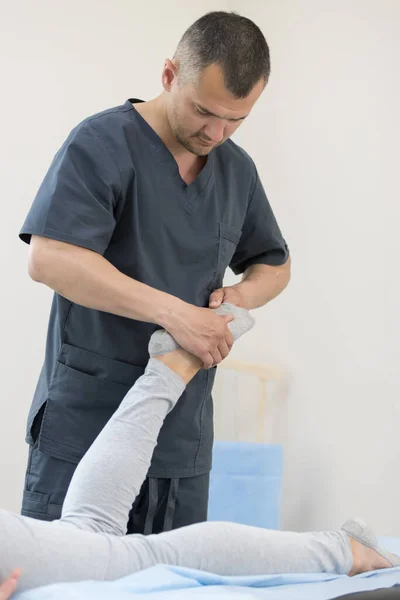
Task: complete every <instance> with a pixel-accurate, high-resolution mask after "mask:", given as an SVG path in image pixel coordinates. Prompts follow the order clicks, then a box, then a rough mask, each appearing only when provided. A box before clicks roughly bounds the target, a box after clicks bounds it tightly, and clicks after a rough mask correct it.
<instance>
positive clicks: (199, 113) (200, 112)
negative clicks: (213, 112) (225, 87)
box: [196, 108, 207, 117]
mask: <svg viewBox="0 0 400 600" xmlns="http://www.w3.org/2000/svg"><path fill="white" fill-rule="evenodd" d="M196 112H197V114H198V115H200V116H202V117H206V116H207V113H205V112H203V111H202V110H200V109H199V108H196Z"/></svg>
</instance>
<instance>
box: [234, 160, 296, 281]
mask: <svg viewBox="0 0 400 600" xmlns="http://www.w3.org/2000/svg"><path fill="white" fill-rule="evenodd" d="M288 257H289V249H288V247H287V244H286V242H285V240H284V238H283V236H282V233H281V230H280V229H279V225H278V223H277V221H276V219H275V215H274V213H273V212H272V208H271V206H270V204H269V202H268V198H267V196H266V194H265V191H264V188H263V186H262V183H261V181H260V179H259V177H258V174H257V171H256V182H255V186H254V189H253V192H252V196H251V198H250V202H249V206H248V209H247V214H246V218H245V220H244V224H243V229H242V235H241V238H240V241H239V243H238V245H237V247H236V252H235V254H234V256H233V258H232V261H231V264H230V267H231V269H232V271H233V272H234V273H235V274H236V275H239V274H240V273H243V272H244V271H245V270H246V269H247V268H248V267H250V266H251V265H254V264H262V265H271V266H280V265H283V264H284V263H285V262H286V261H287V259H288Z"/></svg>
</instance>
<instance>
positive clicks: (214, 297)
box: [208, 288, 224, 308]
mask: <svg viewBox="0 0 400 600" xmlns="http://www.w3.org/2000/svg"><path fill="white" fill-rule="evenodd" d="M223 299H224V290H223V288H220V289H219V290H215V291H214V292H213V293H212V294H211V296H210V300H209V304H208V305H209V307H210V308H218V306H220V305H221V304H222V301H223Z"/></svg>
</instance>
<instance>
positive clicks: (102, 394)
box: [20, 12, 290, 534]
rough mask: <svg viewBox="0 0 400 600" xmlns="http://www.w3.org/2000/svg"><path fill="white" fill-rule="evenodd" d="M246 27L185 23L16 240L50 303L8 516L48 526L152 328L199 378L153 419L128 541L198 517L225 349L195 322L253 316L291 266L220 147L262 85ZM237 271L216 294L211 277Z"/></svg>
mask: <svg viewBox="0 0 400 600" xmlns="http://www.w3.org/2000/svg"><path fill="white" fill-rule="evenodd" d="M269 70H270V63H269V50H268V46H267V43H266V41H265V38H264V36H263V35H262V33H261V31H260V30H259V28H258V27H257V26H256V25H255V24H254V23H253V22H251V21H250V20H248V19H245V18H244V17H240V16H239V15H236V14H233V13H225V12H214V13H209V14H207V15H205V16H204V17H202V18H200V19H199V20H198V21H196V22H195V23H194V24H193V25H192V26H191V27H190V28H189V29H188V30H187V31H186V33H185V34H184V36H183V38H182V39H181V41H180V43H179V45H178V48H177V50H176V53H175V55H174V58H173V60H172V61H171V60H166V62H165V64H164V68H163V72H162V85H163V92H162V94H161V95H160V96H159V97H158V98H155V99H154V100H151V101H149V102H142V101H140V100H135V99H132V100H128V101H126V102H125V104H123V105H122V106H118V107H116V108H113V109H110V110H108V111H105V112H103V113H100V114H98V115H95V116H92V117H90V118H88V119H86V120H85V121H83V123H81V124H79V125H78V126H77V127H76V128H75V129H74V130H73V131H72V132H71V134H70V135H69V137H68V138H67V140H66V142H65V143H64V145H63V146H62V148H61V149H60V150H59V152H58V153H57V155H56V157H55V159H54V161H53V163H52V165H51V167H50V169H49V172H48V173H47V175H46V177H45V179H44V181H43V183H42V185H41V187H40V189H39V192H38V194H37V196H36V198H35V201H34V203H33V205H32V208H31V211H30V213H29V215H28V217H27V219H26V222H25V224H24V226H23V228H22V231H21V233H20V237H21V239H22V240H24V241H25V242H27V243H30V253H29V273H30V276H31V277H32V278H33V279H34V280H35V281H38V282H41V283H44V284H46V285H47V286H49V287H50V288H52V289H53V290H54V291H55V292H56V293H55V296H54V300H53V305H52V310H51V315H50V323H49V330H48V337H47V345H46V357H45V361H44V365H43V369H42V371H41V374H40V377H39V381H38V385H37V389H36V392H35V396H34V399H33V404H32V408H31V411H30V414H29V418H28V430H27V441H28V442H29V444H30V452H29V461H28V468H27V474H26V482H25V490H24V499H23V508H22V513H23V514H24V515H27V516H31V517H36V518H39V519H45V520H52V519H55V518H59V516H60V513H61V506H62V503H63V500H64V496H65V494H66V491H67V488H68V484H69V481H70V479H71V477H72V474H73V472H74V469H75V467H76V464H77V463H78V462H79V460H80V459H81V457H82V456H83V454H84V453H85V451H86V450H87V448H88V447H89V446H90V444H91V443H92V442H93V440H94V439H95V437H96V436H97V434H98V433H99V431H100V430H101V429H102V427H103V426H104V425H105V423H106V422H107V421H108V419H109V418H110V417H111V415H112V414H113V412H114V411H115V410H116V408H117V407H118V405H119V403H120V402H121V400H122V398H123V397H124V395H125V393H126V392H127V391H128V390H129V388H130V387H131V386H132V385H133V383H134V382H135V380H136V379H137V378H138V377H139V376H140V375H142V373H143V370H144V366H145V365H146V363H147V359H148V355H147V344H148V341H149V338H150V336H151V334H152V333H153V332H154V330H155V329H157V328H158V327H163V328H165V329H166V330H167V331H168V332H170V333H171V335H172V336H173V337H174V338H175V339H176V340H177V342H178V343H179V344H180V345H181V346H182V347H183V348H185V349H186V350H188V351H189V352H191V353H192V354H194V355H196V356H197V357H199V358H200V359H201V360H202V362H203V364H204V367H205V369H204V370H203V371H201V372H200V373H199V374H198V375H197V376H196V377H195V378H194V379H193V381H192V382H191V383H190V385H189V386H188V387H187V390H186V391H185V393H184V396H183V398H182V399H181V401H180V403H179V406H177V408H176V409H175V410H174V411H173V412H172V413H171V414H170V415H169V416H168V417H167V419H166V421H165V424H164V427H163V429H162V431H161V433H160V436H159V438H158V445H157V448H156V450H155V452H154V455H153V461H152V464H151V467H150V470H149V473H148V477H147V479H146V482H145V484H144V485H143V487H142V490H141V493H140V495H139V497H138V498H137V500H136V501H135V504H134V506H133V508H132V511H131V516H130V522H129V525H128V532H144V533H145V534H148V533H151V532H160V531H163V530H168V529H171V528H176V527H181V526H183V525H188V524H191V523H195V522H198V521H203V520H206V518H207V501H208V482H209V471H210V468H211V450H212V442H213V412H212V398H211V390H212V385H213V381H214V376H215V369H211V368H210V367H213V366H215V365H217V364H218V363H219V362H220V361H221V360H222V359H223V358H225V357H226V356H227V355H228V353H229V351H230V349H231V346H232V341H233V340H232V337H231V335H230V332H229V330H228V327H227V322H228V320H229V319H227V317H226V316H225V317H222V316H218V315H216V314H215V313H214V311H211V310H209V308H216V307H218V306H219V305H220V304H221V303H222V302H229V303H231V304H235V305H238V306H243V307H245V308H247V309H252V308H256V307H259V306H262V305H264V304H265V303H266V302H268V301H269V300H271V299H272V298H274V297H275V296H277V295H278V294H279V293H280V292H281V291H282V290H283V289H284V288H285V286H286V285H287V283H288V281H289V270H290V259H289V254H288V249H287V246H286V244H285V241H284V239H283V238H282V235H281V232H280V230H279V227H278V225H277V223H276V220H275V218H274V215H273V213H272V210H271V208H270V206H269V203H268V200H267V198H266V196H265V193H264V191H263V188H262V185H261V183H260V180H259V178H258V175H257V171H256V169H255V166H254V164H253V162H252V161H251V159H250V158H249V157H248V155H247V154H246V153H245V152H244V151H243V150H241V149H240V148H238V147H237V146H236V145H235V144H233V143H232V142H231V141H230V140H228V138H229V137H230V136H231V135H232V134H233V133H234V131H235V130H236V129H237V128H238V127H239V125H240V124H241V123H242V122H243V120H244V119H245V118H246V117H247V115H248V114H249V113H250V111H251V109H252V107H253V105H254V103H255V102H256V100H257V99H258V98H259V96H260V94H261V93H262V91H263V89H264V87H265V85H266V83H267V81H268V76H269ZM228 266H230V267H231V268H232V269H233V270H234V272H235V273H243V274H244V275H243V279H242V281H241V283H239V284H237V285H234V286H232V287H227V288H223V287H222V280H223V276H224V273H225V270H226V268H227V267H228Z"/></svg>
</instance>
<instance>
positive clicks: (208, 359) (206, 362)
mask: <svg viewBox="0 0 400 600" xmlns="http://www.w3.org/2000/svg"><path fill="white" fill-rule="evenodd" d="M200 359H201V360H202V361H203V368H204V369H209V368H210V367H212V366H213V364H214V359H213V357H212V356H211V354H210V352H207V354H205V355H204V356H201V357H200ZM0 600H1V599H0Z"/></svg>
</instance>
